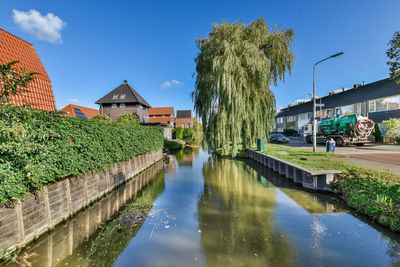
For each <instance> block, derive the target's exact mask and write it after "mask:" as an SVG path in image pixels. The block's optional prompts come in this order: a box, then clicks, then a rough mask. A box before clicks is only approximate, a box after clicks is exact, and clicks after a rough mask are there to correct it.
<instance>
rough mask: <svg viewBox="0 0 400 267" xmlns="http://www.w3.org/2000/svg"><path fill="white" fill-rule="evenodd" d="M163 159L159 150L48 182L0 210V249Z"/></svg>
mask: <svg viewBox="0 0 400 267" xmlns="http://www.w3.org/2000/svg"><path fill="white" fill-rule="evenodd" d="M161 158H162V151H161V150H159V151H154V152H151V153H148V154H145V155H139V156H137V157H135V158H132V159H130V160H128V161H125V162H121V163H117V164H115V165H114V166H112V167H110V168H109V169H107V170H105V171H103V172H101V173H96V172H94V171H93V172H89V173H86V174H84V175H82V176H73V177H69V178H66V179H64V180H61V181H59V182H56V183H53V184H48V185H47V186H46V187H44V188H43V190H42V191H41V192H39V193H37V194H30V195H27V196H26V197H25V198H24V199H23V200H22V201H18V202H17V203H16V205H15V206H14V207H13V208H5V207H3V208H1V209H0V249H14V248H16V247H22V246H24V245H25V244H26V243H28V242H30V241H31V240H33V239H35V238H36V237H38V236H39V235H41V234H43V233H45V232H47V231H48V230H50V229H52V228H54V226H55V225H57V224H58V223H60V222H62V221H63V220H65V219H67V218H68V217H70V216H72V215H73V214H75V213H76V212H78V211H79V210H81V209H82V208H84V207H86V206H87V205H88V204H90V203H91V202H93V201H95V200H97V199H98V198H100V197H101V196H103V195H104V194H106V193H108V192H110V191H111V190H113V189H114V188H115V187H117V186H119V185H121V184H122V183H124V182H126V181H127V180H129V179H130V178H132V177H133V176H134V175H136V174H138V173H140V172H141V171H143V170H144V169H146V168H148V167H149V166H151V165H153V164H154V163H156V162H157V161H159V160H160V159H161Z"/></svg>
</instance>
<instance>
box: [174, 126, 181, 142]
mask: <svg viewBox="0 0 400 267" xmlns="http://www.w3.org/2000/svg"><path fill="white" fill-rule="evenodd" d="M175 139H179V140H183V128H182V127H176V128H175Z"/></svg>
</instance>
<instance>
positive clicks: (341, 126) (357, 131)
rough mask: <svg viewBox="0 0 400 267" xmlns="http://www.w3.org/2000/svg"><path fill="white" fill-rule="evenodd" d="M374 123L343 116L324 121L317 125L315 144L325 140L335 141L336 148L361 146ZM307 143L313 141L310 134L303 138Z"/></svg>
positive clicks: (363, 117)
mask: <svg viewBox="0 0 400 267" xmlns="http://www.w3.org/2000/svg"><path fill="white" fill-rule="evenodd" d="M374 125H375V124H374V122H373V121H372V120H370V119H368V117H365V116H362V115H356V114H352V115H345V116H341V117H338V118H332V119H325V120H322V121H320V122H319V123H318V128H317V143H318V144H325V143H326V141H327V140H331V139H333V140H335V142H336V145H337V146H343V145H358V146H362V145H364V144H365V143H367V142H369V141H368V136H370V135H371V133H372V131H373V129H374ZM305 140H306V142H307V143H309V144H311V143H312V140H313V136H312V133H309V134H307V135H306V136H305Z"/></svg>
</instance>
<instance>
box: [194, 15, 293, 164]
mask: <svg viewBox="0 0 400 267" xmlns="http://www.w3.org/2000/svg"><path fill="white" fill-rule="evenodd" d="M293 35H294V32H293V30H280V29H278V28H274V29H272V30H269V29H268V26H267V24H266V22H265V21H264V20H263V19H262V18H260V19H257V20H256V21H254V22H252V23H250V24H242V23H227V22H223V23H222V24H219V25H218V24H214V25H213V29H212V31H211V33H210V34H209V36H208V37H207V38H204V39H202V38H200V39H198V40H197V45H198V48H199V50H200V51H199V53H198V55H197V57H196V59H195V62H196V72H197V75H196V82H195V90H194V91H193V93H192V98H193V100H194V110H195V112H196V114H197V116H198V117H199V118H200V119H201V120H202V125H203V133H204V139H203V140H204V142H205V144H206V145H207V147H208V148H210V149H213V150H215V149H218V148H222V154H223V155H228V154H229V153H230V152H232V155H233V156H235V155H236V153H237V151H238V145H239V144H242V146H243V148H246V147H250V146H252V145H254V144H255V142H256V139H257V138H264V137H266V135H267V133H269V132H270V131H271V130H272V127H273V120H274V113H275V97H274V94H273V93H272V91H271V90H270V85H271V84H274V85H276V84H277V82H278V81H280V80H281V81H284V80H285V74H286V73H287V72H290V71H291V69H292V65H293V61H294V55H293V52H292V43H293ZM230 146H232V147H230Z"/></svg>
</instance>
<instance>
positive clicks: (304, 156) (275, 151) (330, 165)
mask: <svg viewBox="0 0 400 267" xmlns="http://www.w3.org/2000/svg"><path fill="white" fill-rule="evenodd" d="M263 152H264V153H265V154H267V155H271V156H274V157H277V158H280V159H283V160H286V161H289V162H292V163H295V164H297V165H300V166H303V167H305V168H309V169H311V170H338V169H342V168H345V167H349V166H350V165H349V164H347V163H344V162H341V161H337V160H335V158H343V157H344V156H343V155H338V154H332V153H329V154H328V156H327V155H326V153H325V152H315V153H314V152H312V151H309V150H304V149H298V148H294V147H289V146H284V145H276V144H270V143H267V144H265V150H264V151H263Z"/></svg>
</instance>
